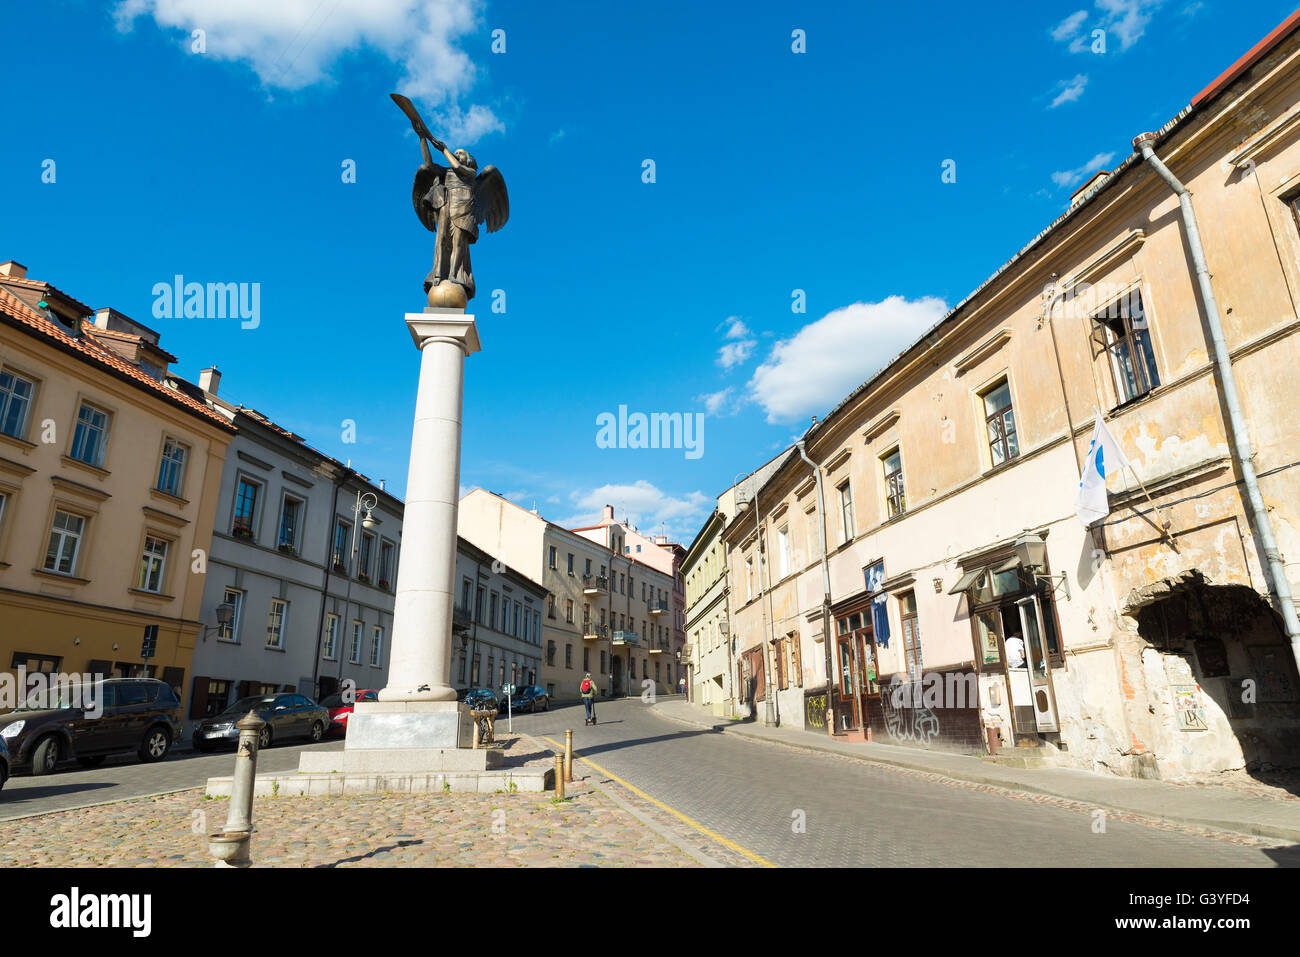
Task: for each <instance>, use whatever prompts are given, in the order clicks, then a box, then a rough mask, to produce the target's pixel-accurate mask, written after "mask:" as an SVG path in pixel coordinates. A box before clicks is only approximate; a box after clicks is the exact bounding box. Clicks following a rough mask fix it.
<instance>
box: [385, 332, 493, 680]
mask: <svg viewBox="0 0 1300 957" xmlns="http://www.w3.org/2000/svg"><path fill="white" fill-rule="evenodd" d="M406 325H407V328H408V329H409V330H410V332H411V338H412V339H413V340H414V341H415V345H416V348H418V349H419V350H420V386H419V391H418V393H417V395H416V399H415V426H414V428H413V429H412V432H411V466H410V471H409V473H408V474H407V479H406V509H405V514H404V516H403V518H402V552H401V556H400V561H399V564H398V570H397V593H396V598H395V601H394V608H393V634H392V643H391V648H390V652H389V665H388V686H387V687H385V688H384V689H383V690H382V691H380V692H379V700H380V701H408V702H414V701H455V700H456V690H455V689H454V688H453V687H452V686H451V648H452V641H451V637H452V634H451V617H452V607H453V605H454V603H455V576H456V512H457V506H458V504H459V501H460V429H461V410H462V404H463V393H464V379H465V357H466V356H468V355H472V354H473V353H475V352H478V351H479V339H478V330H477V328H476V327H475V325H474V317H473V316H467V315H465V313H464V310H463V309H437V308H433V307H430V308H427V309H425V311H424V312H423V313H410V314H408V315H407V316H406Z"/></svg>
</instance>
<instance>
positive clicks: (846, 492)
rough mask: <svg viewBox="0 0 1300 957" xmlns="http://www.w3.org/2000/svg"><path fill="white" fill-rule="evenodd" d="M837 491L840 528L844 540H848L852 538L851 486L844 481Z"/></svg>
mask: <svg viewBox="0 0 1300 957" xmlns="http://www.w3.org/2000/svg"><path fill="white" fill-rule="evenodd" d="M839 492H840V522H841V523H842V525H841V529H842V531H843V532H844V541H846V542H848V541H852V540H853V486H851V485H850V484H849V483H848V482H845V483H844V484H843V485H841V486H840V488H839Z"/></svg>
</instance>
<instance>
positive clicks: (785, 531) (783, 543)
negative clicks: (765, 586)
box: [776, 525, 791, 578]
mask: <svg viewBox="0 0 1300 957" xmlns="http://www.w3.org/2000/svg"><path fill="white" fill-rule="evenodd" d="M776 545H777V549H776V551H777V559H778V561H779V562H780V569H781V577H782V578H784V577H785V576H786V575H788V574H790V566H791V561H790V526H789V525H782V526H781V527H780V528H779V529H778V530H777V533H776Z"/></svg>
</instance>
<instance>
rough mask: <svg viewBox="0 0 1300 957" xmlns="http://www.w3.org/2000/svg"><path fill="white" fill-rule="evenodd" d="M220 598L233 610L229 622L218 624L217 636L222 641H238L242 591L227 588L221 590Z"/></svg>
mask: <svg viewBox="0 0 1300 957" xmlns="http://www.w3.org/2000/svg"><path fill="white" fill-rule="evenodd" d="M221 600H222V602H223V603H225V604H227V605H229V606H230V607H231V608H232V609H233V611H232V612H231V615H230V622H229V624H225V625H218V627H217V637H218V638H219V639H221V640H222V641H235V642H237V641H239V626H240V625H242V624H243V622H244V593H243V592H242V591H240V590H239V589H237V588H227V589H226V590H225V591H224V592H222V595H221Z"/></svg>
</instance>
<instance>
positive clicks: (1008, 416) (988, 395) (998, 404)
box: [980, 379, 1020, 466]
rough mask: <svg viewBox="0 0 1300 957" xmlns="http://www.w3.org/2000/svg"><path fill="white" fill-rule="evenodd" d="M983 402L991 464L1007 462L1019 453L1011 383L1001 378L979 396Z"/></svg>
mask: <svg viewBox="0 0 1300 957" xmlns="http://www.w3.org/2000/svg"><path fill="white" fill-rule="evenodd" d="M980 399H981V400H982V401H983V403H984V424H985V428H986V429H987V431H988V436H987V438H988V443H989V455H990V457H991V458H992V461H993V465H995V466H998V465H1001V464H1002V463H1003V462H1009V461H1011V459H1014V458H1015V457H1016V456H1018V455H1019V454H1020V438H1019V436H1018V435H1017V434H1016V414H1015V411H1014V410H1013V409H1012V408H1011V385H1010V383H1008V382H1007V380H1006V379H1003V380H1002V381H1001V382H999V383H998V384H997V385H995V386H993V388H991V389H989V390H988V391H987V392H985V393H983V394H982V395H981V396H980Z"/></svg>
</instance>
